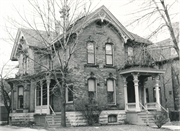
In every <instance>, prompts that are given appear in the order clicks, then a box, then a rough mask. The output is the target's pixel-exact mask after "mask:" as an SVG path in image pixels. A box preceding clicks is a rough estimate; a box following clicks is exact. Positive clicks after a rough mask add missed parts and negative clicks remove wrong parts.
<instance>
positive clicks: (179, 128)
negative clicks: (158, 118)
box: [161, 125, 180, 131]
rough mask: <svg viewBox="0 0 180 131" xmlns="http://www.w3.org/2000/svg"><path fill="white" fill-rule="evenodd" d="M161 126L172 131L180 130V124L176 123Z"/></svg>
mask: <svg viewBox="0 0 180 131" xmlns="http://www.w3.org/2000/svg"><path fill="white" fill-rule="evenodd" d="M161 128H166V129H170V130H172V131H180V126H176V125H163V126H162V127H161Z"/></svg>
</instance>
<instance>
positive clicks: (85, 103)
mask: <svg viewBox="0 0 180 131" xmlns="http://www.w3.org/2000/svg"><path fill="white" fill-rule="evenodd" d="M105 108H106V104H105V101H104V99H98V98H97V99H93V100H89V98H88V97H84V98H81V99H79V100H78V103H76V104H75V109H76V110H78V111H80V112H82V114H83V116H84V117H85V118H86V120H87V123H88V125H90V126H91V125H93V124H95V123H99V115H100V114H101V112H102V110H104V109H105Z"/></svg>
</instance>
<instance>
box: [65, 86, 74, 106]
mask: <svg viewBox="0 0 180 131" xmlns="http://www.w3.org/2000/svg"><path fill="white" fill-rule="evenodd" d="M66 103H73V84H70V85H68V87H67V88H66Z"/></svg>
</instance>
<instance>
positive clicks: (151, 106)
mask: <svg viewBox="0 0 180 131" xmlns="http://www.w3.org/2000/svg"><path fill="white" fill-rule="evenodd" d="M145 107H146V109H147V110H157V103H156V102H154V103H146V104H145Z"/></svg>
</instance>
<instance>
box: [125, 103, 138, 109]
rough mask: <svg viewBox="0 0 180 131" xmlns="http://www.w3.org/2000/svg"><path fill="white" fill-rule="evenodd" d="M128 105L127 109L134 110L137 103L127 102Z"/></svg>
mask: <svg viewBox="0 0 180 131" xmlns="http://www.w3.org/2000/svg"><path fill="white" fill-rule="evenodd" d="M126 107H127V110H130V111H131V110H132V111H134V110H135V109H136V103H127V104H126Z"/></svg>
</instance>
